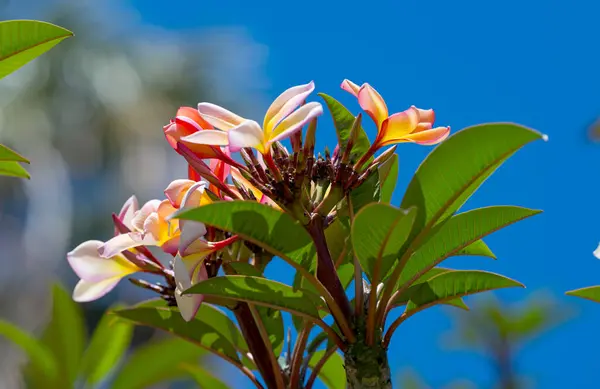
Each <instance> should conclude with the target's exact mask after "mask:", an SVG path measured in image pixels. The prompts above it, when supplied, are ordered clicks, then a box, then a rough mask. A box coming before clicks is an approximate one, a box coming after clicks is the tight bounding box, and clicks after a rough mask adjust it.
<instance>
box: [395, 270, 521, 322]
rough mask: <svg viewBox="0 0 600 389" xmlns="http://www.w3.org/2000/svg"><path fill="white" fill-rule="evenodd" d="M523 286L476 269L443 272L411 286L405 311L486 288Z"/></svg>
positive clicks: (408, 311)
mask: <svg viewBox="0 0 600 389" xmlns="http://www.w3.org/2000/svg"><path fill="white" fill-rule="evenodd" d="M510 287H523V284H521V283H520V282H517V281H515V280H511V279H510V278H507V277H504V276H501V275H499V274H495V273H488V272H484V271H476V270H456V271H451V272H444V273H441V274H439V275H437V276H435V277H432V278H431V279H429V280H428V281H426V282H423V283H421V284H418V285H415V286H411V287H410V288H409V290H408V292H409V295H410V299H409V302H408V304H407V305H406V311H405V312H407V313H410V312H412V311H414V310H417V309H419V308H424V307H426V306H431V305H434V304H440V303H442V302H445V301H447V300H450V299H455V298H458V297H463V296H467V295H471V294H475V293H480V292H484V291H488V290H494V289H501V288H510Z"/></svg>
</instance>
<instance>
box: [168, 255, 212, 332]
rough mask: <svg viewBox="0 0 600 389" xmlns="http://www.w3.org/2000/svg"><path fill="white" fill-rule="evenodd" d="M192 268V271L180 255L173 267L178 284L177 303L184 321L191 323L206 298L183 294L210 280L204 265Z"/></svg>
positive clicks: (176, 289)
mask: <svg viewBox="0 0 600 389" xmlns="http://www.w3.org/2000/svg"><path fill="white" fill-rule="evenodd" d="M190 267H192V269H191V270H190V269H189V268H188V266H187V265H186V264H185V263H184V261H183V260H182V259H181V257H180V256H179V255H178V256H176V257H175V260H174V266H173V271H174V273H175V283H176V287H175V300H176V301H177V307H178V308H179V311H180V312H181V317H183V320H185V321H190V320H192V319H193V318H194V316H196V313H198V309H199V308H200V305H201V304H202V301H203V300H204V296H203V295H201V294H200V295H198V294H191V295H184V294H182V293H183V292H184V291H185V290H187V289H189V288H190V287H191V286H192V285H193V284H195V283H198V282H201V281H204V280H207V279H208V274H207V273H206V266H205V265H204V263H201V264H198V263H196V264H195V266H193V265H192V266H190Z"/></svg>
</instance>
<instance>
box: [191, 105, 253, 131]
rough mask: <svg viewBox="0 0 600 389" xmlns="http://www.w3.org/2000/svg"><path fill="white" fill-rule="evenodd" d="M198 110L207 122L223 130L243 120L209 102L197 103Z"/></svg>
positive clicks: (237, 124)
mask: <svg viewBox="0 0 600 389" xmlns="http://www.w3.org/2000/svg"><path fill="white" fill-rule="evenodd" d="M198 112H199V113H200V116H202V118H203V119H204V120H206V121H207V122H208V123H209V124H211V125H212V126H213V127H215V128H218V129H220V130H223V131H227V130H230V129H232V128H233V127H236V126H239V125H240V124H241V123H242V122H243V121H244V118H243V117H241V116H238V115H236V114H234V113H233V112H231V111H228V110H226V109H225V108H223V107H219V106H218V105H215V104H211V103H200V104H198Z"/></svg>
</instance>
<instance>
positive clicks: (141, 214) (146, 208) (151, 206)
mask: <svg viewBox="0 0 600 389" xmlns="http://www.w3.org/2000/svg"><path fill="white" fill-rule="evenodd" d="M159 206H160V200H150V201H148V202H147V203H146V204H144V205H142V208H140V209H139V211H137V212H136V213H135V215H134V216H133V219H132V220H131V226H132V227H133V228H132V230H136V231H138V232H142V231H144V222H145V221H146V218H147V217H148V216H150V214H151V213H152V212H156V210H157V209H158V207H159Z"/></svg>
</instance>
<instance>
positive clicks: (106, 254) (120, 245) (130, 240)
mask: <svg viewBox="0 0 600 389" xmlns="http://www.w3.org/2000/svg"><path fill="white" fill-rule="evenodd" d="M153 244H156V242H155V241H154V240H153V239H152V237H151V236H144V237H143V236H142V234H141V233H139V232H130V233H127V234H120V235H117V236H115V237H114V238H112V239H110V240H108V241H107V242H106V243H104V244H103V245H101V246H100V247H98V255H99V256H100V257H102V258H111V257H114V256H115V255H117V254H120V253H121V252H123V251H125V250H129V249H132V248H134V247H138V246H143V245H153ZM82 278H83V277H82Z"/></svg>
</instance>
